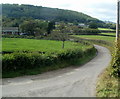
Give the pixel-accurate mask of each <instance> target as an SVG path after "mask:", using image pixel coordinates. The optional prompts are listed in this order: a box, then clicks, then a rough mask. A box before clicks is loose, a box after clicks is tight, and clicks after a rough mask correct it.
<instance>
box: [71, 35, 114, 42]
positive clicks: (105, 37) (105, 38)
mask: <svg viewBox="0 0 120 99" xmlns="http://www.w3.org/2000/svg"><path fill="white" fill-rule="evenodd" d="M73 36H74V37H81V38H85V39H96V40H104V41H109V42H114V41H115V37H110V36H100V35H73Z"/></svg>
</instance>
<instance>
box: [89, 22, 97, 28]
mask: <svg viewBox="0 0 120 99" xmlns="http://www.w3.org/2000/svg"><path fill="white" fill-rule="evenodd" d="M89 28H91V29H97V28H98V26H97V23H94V22H91V23H90V24H89Z"/></svg>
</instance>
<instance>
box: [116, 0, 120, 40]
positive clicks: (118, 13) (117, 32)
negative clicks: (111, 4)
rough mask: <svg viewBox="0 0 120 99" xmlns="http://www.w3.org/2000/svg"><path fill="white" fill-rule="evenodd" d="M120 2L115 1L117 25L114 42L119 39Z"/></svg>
mask: <svg viewBox="0 0 120 99" xmlns="http://www.w3.org/2000/svg"><path fill="white" fill-rule="evenodd" d="M119 17H120V1H119V0H117V24H116V41H118V39H119V36H120V34H119V23H120V18H119Z"/></svg>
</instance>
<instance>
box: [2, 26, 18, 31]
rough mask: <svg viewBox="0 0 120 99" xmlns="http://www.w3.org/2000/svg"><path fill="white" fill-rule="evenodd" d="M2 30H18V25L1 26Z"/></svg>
mask: <svg viewBox="0 0 120 99" xmlns="http://www.w3.org/2000/svg"><path fill="white" fill-rule="evenodd" d="M2 31H18V27H2Z"/></svg>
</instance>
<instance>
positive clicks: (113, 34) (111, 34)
mask: <svg viewBox="0 0 120 99" xmlns="http://www.w3.org/2000/svg"><path fill="white" fill-rule="evenodd" d="M100 34H103V35H110V36H115V35H116V33H100Z"/></svg>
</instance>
